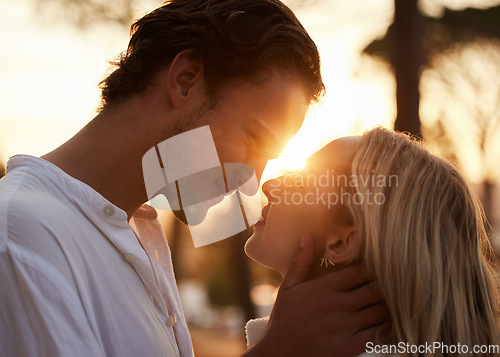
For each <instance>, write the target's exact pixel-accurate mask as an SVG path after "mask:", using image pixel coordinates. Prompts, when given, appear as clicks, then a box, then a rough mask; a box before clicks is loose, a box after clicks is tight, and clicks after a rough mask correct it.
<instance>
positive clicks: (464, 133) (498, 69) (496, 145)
mask: <svg viewBox="0 0 500 357" xmlns="http://www.w3.org/2000/svg"><path fill="white" fill-rule="evenodd" d="M422 87H423V88H424V89H425V96H426V98H425V102H426V105H429V106H432V107H433V108H439V110H437V111H434V113H435V114H434V115H435V116H436V117H437V118H429V119H435V120H436V119H437V124H434V125H432V124H431V125H428V126H427V128H426V130H425V133H426V140H427V141H429V142H430V143H431V144H432V143H436V144H437V145H438V146H439V147H440V148H441V149H444V150H445V151H447V152H448V154H446V152H445V153H444V154H445V156H450V155H449V153H454V156H455V159H456V160H457V161H458V163H459V165H460V166H462V167H465V166H469V167H470V166H471V165H470V162H474V163H475V164H476V167H477V170H478V171H479V172H478V173H477V174H476V177H478V178H479V179H481V180H482V182H483V192H482V202H483V206H484V210H485V213H486V215H487V217H488V218H489V220H490V222H491V218H492V210H493V203H492V198H493V197H492V189H493V185H494V183H495V182H498V180H499V179H500V169H499V167H498V164H497V163H498V162H499V160H500V40H489V41H486V40H476V42H474V43H470V44H468V45H457V46H456V47H455V48H452V49H449V50H448V51H446V52H445V53H444V54H442V55H440V56H436V58H435V60H434V61H433V62H432V63H431V64H430V65H429V68H428V69H427V70H426V71H425V72H424V73H423V76H422ZM442 103H447V105H442ZM436 132H437V133H440V135H436ZM443 139H444V140H443ZM465 143H466V144H465ZM467 161H469V162H468V163H467ZM469 170H470V169H469Z"/></svg>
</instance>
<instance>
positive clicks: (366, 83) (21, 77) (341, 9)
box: [0, 0, 500, 357]
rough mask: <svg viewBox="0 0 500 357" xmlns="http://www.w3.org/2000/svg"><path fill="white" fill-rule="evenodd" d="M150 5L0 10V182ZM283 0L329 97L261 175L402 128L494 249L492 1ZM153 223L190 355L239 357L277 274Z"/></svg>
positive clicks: (70, 124)
mask: <svg viewBox="0 0 500 357" xmlns="http://www.w3.org/2000/svg"><path fill="white" fill-rule="evenodd" d="M161 2H162V1H154V0H2V1H1V2H0V13H2V14H3V16H2V21H1V22H0V32H1V33H2V38H3V40H2V43H3V45H2V46H0V108H1V109H0V162H1V165H0V169H1V170H0V174H3V172H4V167H5V163H6V161H7V160H8V158H9V157H10V156H12V155H14V154H17V153H23V154H31V155H35V156H39V155H43V154H44V153H46V152H48V151H50V150H51V149H53V148H55V147H56V146H58V145H60V144H62V143H63V142H64V141H66V140H67V139H68V138H70V137H71V136H72V135H73V134H75V133H76V132H77V131H78V130H79V129H80V128H81V127H83V126H84V125H85V124H86V123H87V122H88V121H90V120H91V119H92V118H93V117H94V116H95V114H96V109H97V106H98V105H99V90H98V87H97V84H98V83H99V82H100V80H101V79H103V78H104V77H105V75H106V73H108V70H109V64H108V61H111V60H113V59H115V58H116V57H117V55H118V54H119V53H120V52H121V51H123V50H125V49H126V46H127V42H128V37H129V32H128V27H129V26H130V23H131V21H132V19H133V18H138V17H141V16H142V15H143V14H145V13H146V12H148V11H150V10H152V9H154V8H155V7H157V6H159V5H160V4H161ZM284 2H285V3H286V4H287V5H289V6H290V7H291V8H292V10H294V12H295V13H296V15H297V17H298V18H299V20H300V21H301V22H302V24H303V25H304V27H305V28H306V29H307V30H308V31H309V33H310V35H311V37H312V38H313V39H314V40H315V42H316V44H317V45H318V48H319V51H320V54H321V57H322V71H323V77H324V82H325V84H326V88H327V94H326V97H325V98H324V100H323V102H322V103H321V105H317V106H315V107H314V108H312V110H311V111H310V113H309V115H308V117H307V118H306V121H305V122H304V125H303V127H302V128H301V130H300V131H299V133H298V134H297V135H296V136H295V137H294V138H293V139H292V141H291V142H290V143H289V145H288V146H287V149H286V150H285V152H284V153H283V154H282V156H281V157H280V158H279V159H278V160H275V161H272V162H270V163H269V164H268V168H267V170H266V174H267V175H269V176H271V175H273V173H274V172H275V171H276V170H277V169H278V168H295V167H300V166H301V163H302V162H303V160H304V159H305V158H306V157H307V156H309V155H310V154H312V153H313V152H314V151H316V150H317V149H319V148H320V147H321V146H323V145H324V144H326V143H327V142H329V141H331V140H332V139H334V138H336V137H339V136H344V135H352V134H361V133H362V132H363V131H364V130H366V129H370V128H372V127H374V126H376V125H383V126H385V127H388V128H395V129H398V130H401V131H408V132H410V133H412V134H414V135H417V136H421V137H423V138H424V140H425V141H426V142H427V144H428V146H429V147H430V148H431V149H432V150H433V151H434V152H435V153H436V154H437V155H440V156H443V157H446V158H448V159H450V160H452V161H453V162H454V163H455V164H456V165H457V166H458V167H459V168H460V170H461V171H462V172H463V173H464V175H465V176H466V177H467V179H468V180H469V182H470V183H471V184H472V186H473V187H474V189H475V190H476V191H477V194H478V195H479V197H480V198H481V200H482V202H483V205H484V208H485V211H486V214H487V216H488V218H489V220H490V222H491V224H492V225H493V229H492V231H491V239H492V242H493V244H494V245H495V246H496V247H498V246H499V244H498V243H497V240H498V238H497V237H498V235H497V233H496V232H497V230H498V227H499V226H500V190H499V186H498V182H499V179H500V164H499V162H500V114H499V113H500V1H498V0H496V1H491V0H421V1H416V0H371V1H362V0H286V1H284ZM161 217H162V223H163V226H164V229H165V232H166V236H167V237H168V240H169V243H170V246H171V249H172V255H173V261H174V268H175V271H176V275H177V281H178V283H179V288H180V292H181V295H182V299H183V301H184V306H185V312H186V318H187V319H188V323H189V326H190V329H191V333H192V337H193V344H194V347H195V352H196V355H197V356H198V357H209V356H214V357H215V356H217V357H224V356H237V355H239V353H241V352H242V351H243V350H244V349H245V339H244V330H243V326H244V323H245V322H246V320H248V319H249V318H252V317H255V316H264V315H267V314H269V312H270V309H271V307H272V304H273V301H274V298H275V294H276V290H277V286H278V285H279V283H280V280H281V278H280V276H279V275H278V274H277V273H275V272H273V271H271V270H269V269H266V268H263V267H261V266H258V265H257V264H256V263H253V262H251V261H250V260H249V259H248V258H246V257H245V255H244V253H243V245H244V242H245V240H246V238H247V237H248V234H245V233H243V234H241V235H239V236H238V237H235V238H232V239H227V240H224V241H222V242H219V243H216V244H212V245H209V246H206V247H202V248H197V249H194V247H193V243H192V240H191V239H190V236H189V232H188V230H187V228H186V227H184V226H182V225H181V224H179V223H178V222H177V221H176V220H175V219H174V218H173V216H172V214H171V213H169V212H161ZM495 228H496V229H497V230H495Z"/></svg>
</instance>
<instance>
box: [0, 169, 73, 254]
mask: <svg viewBox="0 0 500 357" xmlns="http://www.w3.org/2000/svg"><path fill="white" fill-rule="evenodd" d="M75 213H77V211H76V210H72V209H71V205H70V201H69V200H68V199H66V198H65V196H64V194H63V193H62V192H60V191H59V190H58V189H57V186H56V185H55V184H54V183H52V182H50V180H48V179H47V178H45V177H43V176H37V175H36V174H34V173H33V172H30V171H29V170H13V171H12V172H9V173H7V175H6V176H5V177H3V178H2V179H1V180H0V250H1V249H2V246H5V244H7V241H8V239H9V237H13V236H16V237H26V236H33V235H37V236H41V235H43V234H44V232H45V233H47V228H48V227H50V226H52V225H53V224H54V222H58V221H61V220H68V219H70V217H71V216H72V215H74V214H75Z"/></svg>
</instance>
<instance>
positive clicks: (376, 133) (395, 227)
mask: <svg viewBox="0 0 500 357" xmlns="http://www.w3.org/2000/svg"><path fill="white" fill-rule="evenodd" d="M352 174H353V177H365V178H368V177H371V178H372V179H367V180H363V181H362V182H363V185H357V186H356V187H355V188H352V189H353V190H354V191H353V193H357V194H358V195H359V194H361V195H364V197H367V196H366V195H367V194H371V197H374V195H377V194H378V196H376V197H378V199H377V203H375V202H373V200H372V201H370V202H369V201H368V200H364V201H363V202H362V203H361V204H353V205H351V206H350V209H351V211H352V214H353V217H354V221H355V223H356V225H357V227H358V228H359V230H360V235H361V237H362V240H363V241H364V244H363V249H364V259H365V262H366V266H367V269H368V270H369V271H370V272H371V273H373V275H374V278H375V279H376V281H377V283H378V285H379V287H380V290H381V292H382V294H383V295H384V296H385V300H386V302H387V306H388V307H389V310H390V313H391V317H392V333H393V339H394V341H393V342H404V343H408V344H409V345H414V346H417V345H425V344H426V343H428V344H429V343H431V344H432V343H434V342H441V343H443V344H445V345H447V346H451V347H452V348H453V345H454V346H456V345H457V344H458V343H460V344H461V345H462V346H464V345H467V346H468V348H469V351H468V354H467V355H471V353H472V352H473V350H472V348H473V346H474V345H483V346H487V345H497V348H498V345H500V338H499V325H498V316H499V315H498V313H499V293H498V287H499V284H498V278H497V273H496V272H495V270H494V266H495V264H496V261H495V258H494V253H493V251H492V247H491V244H490V242H489V239H488V236H487V233H486V230H485V224H486V220H485V218H484V217H485V216H484V213H483V211H482V208H481V205H480V203H479V202H478V200H477V198H476V196H475V195H474V194H473V193H472V192H471V190H470V189H469V187H468V185H467V183H466V182H465V181H464V179H463V178H462V176H461V175H460V173H459V172H458V171H457V169H456V168H455V167H453V166H452V165H451V164H449V163H447V162H445V161H444V160H442V159H440V158H437V157H435V156H433V155H432V154H430V153H429V152H428V150H426V149H425V148H424V147H423V145H422V144H420V143H419V142H417V141H415V140H412V139H411V138H409V137H408V136H406V135H404V134H399V133H394V132H391V131H388V130H386V129H382V128H377V129H374V130H371V131H369V132H367V133H365V135H364V136H363V137H362V139H361V143H360V146H359V148H358V150H357V153H356V155H355V158H354V161H353V164H352ZM374 175H375V177H374ZM394 175H395V176H394ZM384 177H385V178H389V177H392V180H385V181H384ZM373 178H374V179H373ZM395 178H396V179H395ZM384 182H385V183H384ZM381 195H383V196H381ZM382 198H383V200H384V202H383V203H381V201H382ZM436 352H439V353H437V354H433V355H434V356H436V355H448V353H445V352H446V350H444V349H443V350H442V351H436ZM451 354H453V355H454V356H457V355H460V354H459V353H449V355H451ZM408 355H419V356H422V355H424V356H427V355H430V354H427V353H415V354H411V353H410V354H408ZM474 355H477V356H492V355H499V354H498V350H497V351H496V353H495V352H494V351H492V350H491V348H490V352H489V353H475V354H474Z"/></svg>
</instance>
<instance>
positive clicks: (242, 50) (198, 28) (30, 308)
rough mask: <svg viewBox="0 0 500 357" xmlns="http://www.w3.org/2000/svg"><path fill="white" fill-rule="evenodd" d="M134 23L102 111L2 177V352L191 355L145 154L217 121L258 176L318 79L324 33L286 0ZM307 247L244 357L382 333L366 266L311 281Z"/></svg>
mask: <svg viewBox="0 0 500 357" xmlns="http://www.w3.org/2000/svg"><path fill="white" fill-rule="evenodd" d="M132 33H133V35H132V37H131V40H130V44H129V47H128V50H127V52H126V53H125V54H123V56H122V57H121V59H120V61H119V62H118V63H117V69H116V70H115V71H114V72H113V73H111V74H110V75H109V76H108V77H107V78H106V79H105V80H104V81H103V83H102V99H103V105H102V110H101V111H100V113H99V114H98V115H97V116H96V118H94V119H93V120H92V121H91V122H90V123H89V124H88V125H87V126H86V127H85V128H83V129H82V130H81V131H80V132H79V133H77V134H76V135H75V136H74V137H73V138H71V139H70V140H69V141H68V142H66V143H65V144H63V145H62V146H61V147H59V148H57V149H56V150H54V151H52V152H50V153H48V154H47V155H45V156H44V157H43V158H33V157H27V156H17V157H14V158H12V159H11V160H10V161H9V163H8V173H7V175H6V177H5V178H4V179H2V180H1V181H0V219H1V221H2V224H0V285H1V287H2V289H1V290H0V301H1V302H2V305H1V308H0V354H2V355H5V356H120V357H122V356H140V355H143V356H148V357H149V356H190V355H192V347H191V342H190V339H189V332H188V330H187V326H186V323H185V321H184V319H183V314H182V308H181V306H180V302H179V296H178V292H177V288H176V286H175V280H174V277H173V272H172V267H171V263H170V252H169V251H168V247H167V245H166V243H165V239H164V237H163V236H162V233H161V229H160V228H159V227H158V224H157V221H156V220H155V217H156V215H155V212H154V210H153V211H152V210H151V209H150V208H147V207H145V206H142V207H141V205H142V204H143V203H144V202H145V201H147V194H146V190H145V186H144V178H143V173H142V166H141V160H142V157H143V155H144V153H145V152H146V151H147V150H149V149H150V148H151V147H153V146H155V145H156V144H158V143H159V142H162V141H164V140H166V139H167V138H170V137H172V136H174V135H176V134H179V133H183V132H185V131H188V130H191V129H194V128H197V127H201V126H204V125H207V124H208V125H210V129H211V131H212V135H213V137H214V141H215V144H216V148H217V152H218V155H219V158H220V160H221V162H240V163H247V164H250V165H252V166H253V167H254V168H255V171H256V173H257V175H258V176H259V177H260V175H261V174H262V170H263V169H264V166H265V163H266V161H267V160H268V159H270V158H273V157H276V156H277V155H278V154H279V153H280V152H281V150H282V149H283V147H284V144H285V143H286V142H287V141H288V139H289V138H290V137H291V135H293V133H295V132H296V131H297V130H298V128H299V126H300V124H301V122H302V120H303V117H304V115H305V112H306V110H307V108H308V106H309V104H310V103H311V102H312V101H315V100H316V99H317V98H319V97H320V96H321V94H322V91H323V84H322V81H321V76H320V69H319V56H318V53H317V49H316V47H315V45H314V43H313V41H312V40H311V39H310V38H309V36H308V35H307V33H306V31H305V30H304V29H303V28H302V26H301V25H300V23H299V22H298V20H297V19H296V18H295V16H294V15H293V14H292V12H291V11H290V10H289V9H288V8H286V7H285V6H284V5H283V4H281V3H280V2H279V1H277V0H175V1H172V2H171V3H167V4H165V5H164V6H162V7H160V8H159V9H157V10H155V11H153V12H152V13H150V14H148V15H146V16H145V17H143V18H142V19H140V20H138V21H137V22H136V23H135V24H134V25H133V26H132ZM129 222H130V224H129ZM131 226H132V227H133V228H134V229H132V228H131ZM152 242H153V243H154V244H153V243H152ZM158 244H163V246H159V245H158ZM312 256H313V246H312V241H311V239H310V237H308V236H307V235H306V236H304V238H303V240H302V248H301V250H300V252H299V253H298V254H297V256H296V257H295V258H294V260H293V262H292V264H291V267H290V271H289V273H288V275H287V276H286V278H285V280H284V282H283V284H282V286H281V288H280V292H279V297H278V299H277V302H276V306H275V309H274V311H273V314H272V318H271V323H270V325H269V329H268V333H267V334H266V336H265V337H264V338H263V339H262V341H261V342H260V343H259V344H258V345H256V346H255V347H254V348H253V349H251V350H249V351H248V352H246V354H245V355H246V356H305V355H307V356H309V355H310V356H323V355H324V356H331V355H335V356H344V355H353V354H356V353H360V352H362V351H363V350H364V344H365V343H366V342H367V341H370V340H374V337H375V334H376V332H377V325H379V324H380V323H381V322H383V321H384V320H385V319H386V316H387V312H386V311H385V307H384V306H383V304H380V303H379V302H380V300H381V299H380V297H379V296H377V294H376V293H375V292H373V291H372V290H373V289H371V286H372V285H371V284H366V282H367V279H366V277H363V276H362V275H361V274H360V273H359V272H360V271H361V270H360V269H359V267H357V268H356V267H354V268H352V269H347V270H341V271H340V272H339V273H338V274H332V275H331V276H328V277H325V278H323V279H318V280H315V281H307V282H306V281H305V280H306V276H307V273H308V271H309V268H310V267H311V264H312V262H311V260H312ZM298 306H300V308H298Z"/></svg>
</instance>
